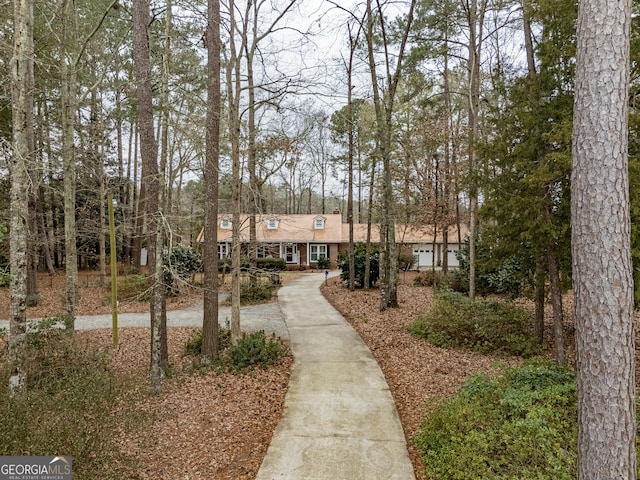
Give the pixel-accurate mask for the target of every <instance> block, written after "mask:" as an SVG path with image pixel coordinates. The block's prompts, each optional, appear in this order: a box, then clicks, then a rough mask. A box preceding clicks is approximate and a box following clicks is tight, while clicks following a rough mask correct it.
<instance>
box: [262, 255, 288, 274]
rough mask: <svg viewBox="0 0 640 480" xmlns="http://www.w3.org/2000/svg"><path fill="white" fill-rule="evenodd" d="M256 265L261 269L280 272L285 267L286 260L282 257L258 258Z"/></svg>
mask: <svg viewBox="0 0 640 480" xmlns="http://www.w3.org/2000/svg"><path fill="white" fill-rule="evenodd" d="M256 267H257V268H258V270H261V271H267V272H282V271H283V270H286V269H287V262H285V260H284V258H258V259H257V260H256Z"/></svg>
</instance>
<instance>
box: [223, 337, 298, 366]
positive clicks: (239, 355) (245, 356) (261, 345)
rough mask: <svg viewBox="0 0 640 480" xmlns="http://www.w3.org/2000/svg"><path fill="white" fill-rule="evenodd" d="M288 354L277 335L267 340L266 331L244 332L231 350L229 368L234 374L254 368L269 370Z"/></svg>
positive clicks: (228, 356)
mask: <svg viewBox="0 0 640 480" xmlns="http://www.w3.org/2000/svg"><path fill="white" fill-rule="evenodd" d="M287 353H288V350H287V348H286V347H285V346H284V343H282V340H281V339H280V338H278V337H276V335H275V334H271V337H269V338H268V339H267V336H266V335H265V333H264V330H260V331H259V332H254V333H250V334H247V333H244V332H243V333H242V337H241V338H239V339H238V341H237V342H236V343H235V344H233V345H231V347H230V348H229V351H228V355H227V359H228V368H229V370H231V371H234V372H243V371H245V370H247V369H249V368H253V367H261V368H267V367H268V366H269V365H272V364H273V363H275V362H277V361H278V360H279V359H280V358H282V357H284V356H286V355H287Z"/></svg>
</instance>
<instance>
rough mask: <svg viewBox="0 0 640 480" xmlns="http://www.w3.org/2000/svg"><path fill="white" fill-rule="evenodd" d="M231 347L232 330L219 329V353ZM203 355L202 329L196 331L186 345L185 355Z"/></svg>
mask: <svg viewBox="0 0 640 480" xmlns="http://www.w3.org/2000/svg"><path fill="white" fill-rule="evenodd" d="M229 345H231V330H229V329H228V328H218V349H219V351H222V350H225V349H227V348H229ZM201 353H202V329H201V328H200V329H198V330H195V331H194V332H193V333H192V334H191V336H190V337H189V339H188V340H187V343H185V345H184V354H185V355H191V356H196V355H200V354H201Z"/></svg>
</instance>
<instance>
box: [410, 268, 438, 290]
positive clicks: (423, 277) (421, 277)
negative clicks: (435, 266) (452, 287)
mask: <svg viewBox="0 0 640 480" xmlns="http://www.w3.org/2000/svg"><path fill="white" fill-rule="evenodd" d="M444 278H445V276H444V274H443V273H442V271H440V270H428V271H426V272H421V273H420V274H418V275H416V277H415V278H414V279H413V284H414V285H415V286H416V287H433V286H434V285H436V286H437V285H439V284H440V283H441V282H442V281H443V280H444Z"/></svg>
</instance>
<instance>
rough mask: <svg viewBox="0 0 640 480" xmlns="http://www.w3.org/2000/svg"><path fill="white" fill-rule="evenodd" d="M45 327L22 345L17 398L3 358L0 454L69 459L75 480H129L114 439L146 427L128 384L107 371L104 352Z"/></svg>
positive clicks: (127, 460)
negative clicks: (21, 381)
mask: <svg viewBox="0 0 640 480" xmlns="http://www.w3.org/2000/svg"><path fill="white" fill-rule="evenodd" d="M49 323H57V320H56V319H53V320H52V322H49ZM43 325H44V326H42V327H41V328H40V329H38V330H36V331H33V332H30V333H29V334H28V335H27V337H26V339H25V343H24V352H23V353H24V355H23V358H24V359H25V360H24V372H25V383H24V386H23V389H22V390H21V391H20V392H19V393H16V394H13V395H12V393H11V391H10V389H9V386H8V383H9V382H8V381H7V379H8V377H9V373H10V365H9V362H8V359H7V358H6V351H5V352H4V353H3V354H2V358H1V359H0V360H1V361H0V378H3V379H5V380H3V381H2V382H1V385H0V410H1V411H2V414H1V415H0V452H1V453H2V455H35V456H42V455H70V456H72V457H73V473H74V478H75V479H113V480H119V479H122V480H124V479H127V478H130V474H131V472H132V471H133V470H131V469H132V468H134V467H133V465H134V459H133V458H132V457H129V456H127V455H125V454H123V453H122V452H121V451H120V449H119V445H118V439H117V434H118V432H121V431H123V429H124V430H125V431H126V430H127V429H129V428H130V429H137V428H140V427H141V425H143V424H145V422H147V421H149V420H150V417H148V416H144V415H140V414H139V413H137V412H135V411H134V409H133V408H132V406H133V404H134V401H133V399H132V398H131V395H129V393H130V392H134V391H135V388H133V387H132V385H133V382H132V381H131V380H130V379H128V378H124V377H123V375H122V374H118V375H115V374H114V373H113V372H112V370H111V368H110V359H109V354H108V352H106V351H100V350H97V349H96V348H94V347H92V346H91V345H89V344H88V342H86V341H84V340H83V339H81V338H79V337H78V336H77V335H73V334H69V333H68V332H65V331H64V330H62V329H59V328H49V329H48V328H47V325H48V323H47V322H45V323H44V324H43ZM43 328H44V330H43ZM116 411H117V412H118V413H117V414H115V412H116Z"/></svg>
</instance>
